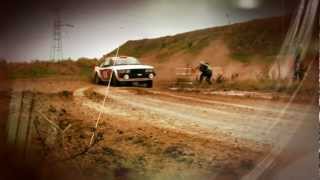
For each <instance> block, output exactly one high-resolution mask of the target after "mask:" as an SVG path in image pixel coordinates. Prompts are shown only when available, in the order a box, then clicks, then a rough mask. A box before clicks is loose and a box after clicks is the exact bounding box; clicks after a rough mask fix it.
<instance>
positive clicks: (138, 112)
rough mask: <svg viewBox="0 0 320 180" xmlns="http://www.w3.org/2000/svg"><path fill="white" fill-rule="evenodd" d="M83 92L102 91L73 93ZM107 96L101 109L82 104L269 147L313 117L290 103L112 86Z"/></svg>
mask: <svg viewBox="0 0 320 180" xmlns="http://www.w3.org/2000/svg"><path fill="white" fill-rule="evenodd" d="M86 90H87V91H90V90H91V91H94V92H97V93H99V94H101V95H103V94H104V91H105V88H104V87H94V88H91V89H88V88H81V89H78V90H77V91H76V92H75V94H76V95H78V96H79V95H81V94H82V93H83V92H84V91H86ZM108 97H109V98H110V99H111V100H112V103H109V104H108V103H107V105H106V106H105V107H102V105H101V103H100V104H99V103H96V102H93V101H90V100H87V101H84V102H83V105H84V106H87V107H88V108H91V109H93V110H96V111H103V112H104V113H112V114H113V115H118V116H123V117H125V118H129V119H130V118H131V119H132V118H135V119H136V118H137V117H138V119H139V120H140V121H145V122H149V123H151V124H154V125H159V126H163V127H169V128H174V129H181V130H184V131H187V132H189V133H192V134H198V135H199V134H200V135H204V136H210V134H211V133H212V132H219V133H222V134H226V135H232V137H234V138H240V139H248V140H252V141H255V142H257V143H261V144H271V145H275V144H277V143H283V142H282V141H281V140H286V141H287V140H288V138H289V137H290V136H291V135H292V134H293V133H294V132H295V131H296V129H297V128H298V127H299V126H300V124H301V122H302V121H303V123H304V124H308V123H309V124H310V123H312V122H313V121H312V120H314V119H312V118H313V117H314V113H316V109H314V107H312V106H310V107H306V106H299V105H291V106H290V107H288V108H287V109H286V110H285V109H284V108H285V105H284V104H283V103H282V104H277V103H276V102H268V103H266V102H264V103H262V104H259V101H256V102H255V104H253V103H252V104H248V103H245V104H239V103H233V102H232V101H231V102H230V101H229V102H226V101H224V102H223V101H217V100H210V98H209V99H201V98H196V97H188V96H181V95H177V94H174V93H170V92H160V91H153V90H145V89H136V88H131V89H130V88H127V89H123V88H112V89H111V92H110V93H109V95H108Z"/></svg>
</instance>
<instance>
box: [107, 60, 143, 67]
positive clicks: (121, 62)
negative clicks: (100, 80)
mask: <svg viewBox="0 0 320 180" xmlns="http://www.w3.org/2000/svg"><path fill="white" fill-rule="evenodd" d="M113 63H114V62H113V61H112V64H113ZM133 64H140V62H139V61H138V60H137V59H134V58H126V59H117V60H116V61H115V63H114V65H116V66H117V65H133Z"/></svg>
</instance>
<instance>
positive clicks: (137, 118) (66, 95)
mask: <svg viewBox="0 0 320 180" xmlns="http://www.w3.org/2000/svg"><path fill="white" fill-rule="evenodd" d="M24 83H26V84H27V85H28V86H24V85H23V84H24ZM54 86H58V87H57V88H54ZM15 89H16V90H15V93H14V94H13V96H12V97H13V99H15V98H14V97H19V92H21V91H25V90H29V91H31V92H33V93H35V107H34V109H35V110H37V111H36V112H34V115H33V116H32V117H34V118H35V120H36V121H39V122H40V123H39V124H38V128H39V129H38V130H39V133H38V136H39V137H35V138H34V139H33V141H32V142H33V144H35V146H34V147H37V146H39V147H38V148H36V149H37V150H38V151H40V152H41V153H42V154H44V155H45V159H50V161H51V160H53V161H54V162H56V161H58V162H59V161H60V160H61V159H64V158H68V157H70V155H71V156H72V154H76V153H77V152H79V151H81V150H82V149H85V147H86V145H87V144H88V142H89V139H90V136H91V134H92V131H91V129H92V127H93V126H94V123H95V121H96V119H97V117H98V114H99V112H102V119H101V123H100V125H99V127H98V129H97V131H98V132H99V133H100V135H101V137H100V141H99V143H98V144H97V145H96V146H94V147H93V148H92V149H90V150H89V151H88V152H85V153H84V154H83V155H81V156H77V157H75V158H73V159H71V160H68V161H66V162H64V161H63V162H61V163H58V164H59V165H61V166H62V167H63V168H62V169H65V165H67V166H70V167H73V169H78V171H79V172H81V174H82V175H84V176H85V177H93V176H95V177H99V176H101V175H102V176H104V177H109V176H112V177H116V176H120V177H122V176H126V177H127V176H128V177H133V179H137V177H139V179H143V178H145V177H149V179H150V178H152V179H187V178H189V179H215V178H216V179H222V180H223V179H240V178H241V177H243V176H244V175H246V174H247V175H248V174H249V175H250V173H251V172H258V174H259V173H260V172H259V170H258V171H257V170H256V169H255V166H256V165H258V164H259V162H260V161H261V160H265V159H271V160H274V157H275V156H277V155H279V152H280V151H278V149H281V150H282V149H283V148H286V146H287V143H288V142H289V141H291V142H292V141H293V142H296V141H295V140H292V137H294V138H296V137H295V136H297V134H299V133H300V131H301V132H302V133H303V134H304V136H302V138H301V136H299V135H298V137H300V138H297V141H298V142H297V146H299V147H297V146H293V149H292V150H290V151H289V152H288V154H285V156H284V157H285V158H284V160H283V162H285V164H290V162H295V159H297V158H299V159H301V158H302V159H303V157H304V156H303V155H302V154H310V153H312V148H313V147H311V146H310V145H306V144H308V142H309V141H304V138H312V136H313V132H314V129H315V128H316V126H314V115H315V114H316V110H317V109H316V108H315V107H314V106H312V105H301V104H300V105H299V104H290V106H288V107H286V106H285V103H283V102H277V101H265V100H256V99H253V100H251V99H232V98H224V97H223V98H221V97H219V96H217V97H216V96H204V95H199V96H197V94H194V93H179V92H170V91H164V90H160V89H145V88H126V87H112V88H111V89H110V92H109V94H108V97H107V100H106V104H105V106H102V99H103V97H104V93H105V90H106V89H105V86H95V85H90V84H88V83H84V82H72V81H62V82H50V81H49V83H48V82H47V80H46V81H42V80H39V81H37V82H33V83H30V82H29V83H28V82H27V81H26V82H22V83H21V82H17V83H16V84H15ZM284 110H285V111H284ZM38 111H41V112H42V113H44V114H46V115H47V117H48V118H49V119H51V120H52V121H53V122H54V123H56V124H57V125H58V126H59V127H60V128H61V129H64V128H66V127H67V126H68V125H71V128H70V129H68V131H67V132H66V135H65V136H66V142H65V145H64V147H63V149H61V147H60V145H61V142H60V143H59V140H58V139H57V138H55V134H54V133H55V132H52V131H51V130H50V128H48V127H49V126H48V123H43V121H41V118H42V119H43V117H42V116H41V115H39V113H38ZM41 122H42V123H41ZM297 132H299V133H297ZM40 137H41V138H40ZM39 138H40V139H39ZM52 138H53V139H52ZM41 139H42V140H41ZM44 140H45V141H44ZM57 144H59V146H57ZM41 146H46V148H41ZM75 166H76V167H77V168H74V167H75ZM265 168H269V167H265ZM281 168H284V167H283V164H282V165H281ZM70 172H71V171H70ZM70 172H69V170H68V173H70ZM253 174H255V173H253ZM259 175H260V174H259ZM251 177H254V176H251ZM267 177H269V178H267V179H270V176H267ZM280 177H281V176H280ZM115 179H117V178H115ZM129 179H130V178H129ZM147 179H148V178H147ZM249 179H250V178H249ZM251 179H252V178H251Z"/></svg>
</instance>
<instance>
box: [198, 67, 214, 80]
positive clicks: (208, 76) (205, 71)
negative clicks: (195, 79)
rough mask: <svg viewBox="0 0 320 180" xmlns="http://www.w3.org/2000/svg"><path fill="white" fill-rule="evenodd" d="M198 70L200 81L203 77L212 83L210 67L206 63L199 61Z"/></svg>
mask: <svg viewBox="0 0 320 180" xmlns="http://www.w3.org/2000/svg"><path fill="white" fill-rule="evenodd" d="M198 68H199V71H201V75H200V83H201V82H202V80H203V79H205V80H206V81H207V82H208V83H209V84H212V82H211V77H212V68H211V67H210V65H209V64H208V63H205V62H203V61H200V65H199V66H198Z"/></svg>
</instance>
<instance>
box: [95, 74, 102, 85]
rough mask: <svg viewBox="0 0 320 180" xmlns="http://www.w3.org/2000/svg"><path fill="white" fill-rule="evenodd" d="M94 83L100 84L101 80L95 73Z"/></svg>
mask: <svg viewBox="0 0 320 180" xmlns="http://www.w3.org/2000/svg"><path fill="white" fill-rule="evenodd" d="M94 83H95V84H101V80H100V78H99V76H98V74H97V73H96V74H95V75H94Z"/></svg>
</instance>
